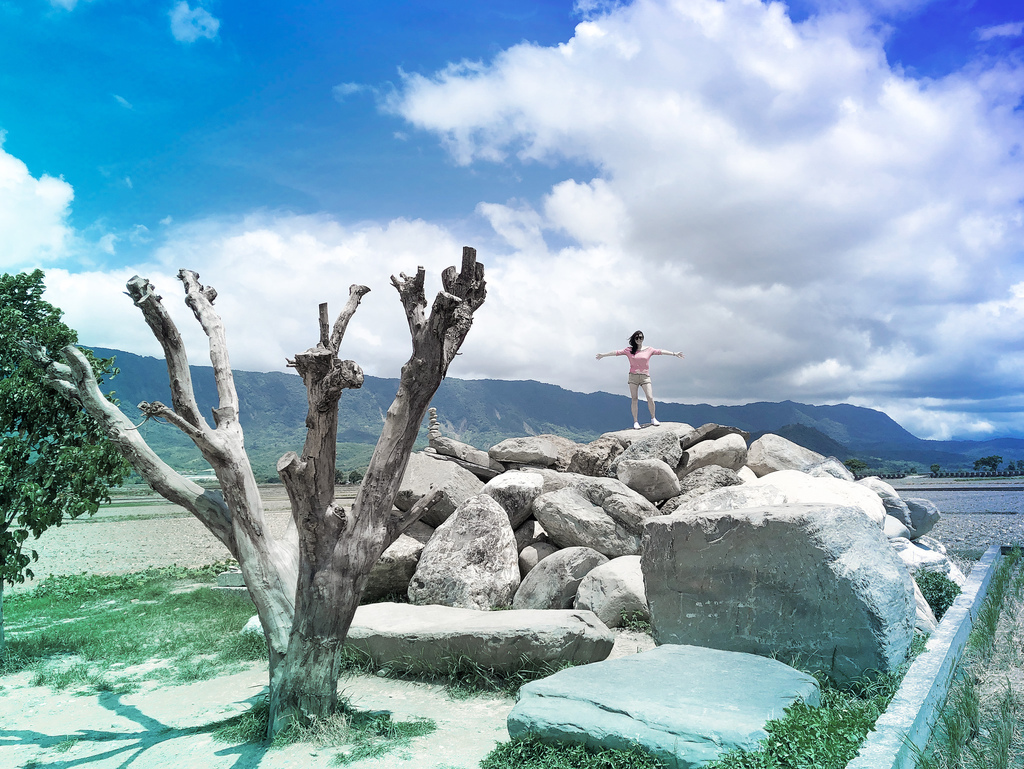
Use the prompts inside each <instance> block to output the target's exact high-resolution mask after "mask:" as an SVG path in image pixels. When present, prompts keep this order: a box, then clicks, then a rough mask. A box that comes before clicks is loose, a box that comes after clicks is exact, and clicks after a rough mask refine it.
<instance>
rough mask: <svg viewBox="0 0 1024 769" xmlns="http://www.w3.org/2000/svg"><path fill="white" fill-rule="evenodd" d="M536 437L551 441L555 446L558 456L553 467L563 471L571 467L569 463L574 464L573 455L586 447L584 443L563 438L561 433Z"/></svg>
mask: <svg viewBox="0 0 1024 769" xmlns="http://www.w3.org/2000/svg"><path fill="white" fill-rule="evenodd" d="M536 437H537V438H543V439H544V440H546V441H549V442H550V443H551V444H552V445H553V446H554V447H555V452H556V453H557V455H558V456H557V458H556V459H555V464H554V465H553V467H554V468H555V469H556V470H558V471H559V472H563V473H564V472H565V471H566V470H568V469H569V465H571V464H572V460H573V457H575V456H576V453H577V452H578V451H580V450H581V449H583V447H584V444H582V443H576V441H574V440H570V439H569V438H563V437H562V436H561V435H548V434H544V435H538V436H536Z"/></svg>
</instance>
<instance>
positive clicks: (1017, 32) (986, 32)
mask: <svg viewBox="0 0 1024 769" xmlns="http://www.w3.org/2000/svg"><path fill="white" fill-rule="evenodd" d="M1022 34H1024V21H1011V22H1009V23H1007V24H997V25H995V26H992V27H978V29H976V30H975V35H976V36H977V38H978V39H979V40H993V39H994V38H997V37H1020V36H1021V35H1022Z"/></svg>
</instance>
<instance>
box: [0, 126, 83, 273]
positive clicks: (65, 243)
mask: <svg viewBox="0 0 1024 769" xmlns="http://www.w3.org/2000/svg"><path fill="white" fill-rule="evenodd" d="M4 136H5V135H4V133H3V132H2V131H0V232H2V233H3V237H0V268H2V269H4V270H7V269H20V268H22V267H24V266H25V265H33V264H40V263H41V264H48V263H52V262H53V261H55V260H58V259H61V258H64V257H65V256H67V254H68V250H69V248H70V247H71V244H72V242H73V240H74V231H73V230H72V228H71V227H70V226H69V225H68V222H67V217H68V214H69V212H70V206H71V200H72V198H74V190H73V189H72V188H71V185H70V184H68V183H67V182H66V181H64V180H63V179H56V178H54V177H52V176H47V175H46V174H43V175H42V176H40V177H39V178H38V179H37V178H35V177H33V176H32V174H31V173H30V172H29V170H28V167H27V166H26V165H25V164H24V163H23V162H22V161H21V160H19V159H18V158H16V157H14V156H13V155H10V154H8V153H7V152H6V151H5V150H4V149H3V143H4Z"/></svg>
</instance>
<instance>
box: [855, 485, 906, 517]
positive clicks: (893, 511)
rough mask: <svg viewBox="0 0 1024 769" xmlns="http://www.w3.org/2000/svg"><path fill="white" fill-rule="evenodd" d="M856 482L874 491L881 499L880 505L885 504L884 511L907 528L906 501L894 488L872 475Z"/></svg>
mask: <svg viewBox="0 0 1024 769" xmlns="http://www.w3.org/2000/svg"><path fill="white" fill-rule="evenodd" d="M857 483H858V484H859V485H861V486H864V487H866V488H869V489H871V490H872V491H873V492H875V493H876V494H877V495H878V497H879V499H881V500H882V505H884V506H885V512H886V513H887V514H888V515H891V516H892V517H893V518H896V519H897V520H899V521H901V522H902V523H903V525H904V526H906V527H907V528H908V529H909V528H910V508H909V507H907V503H906V502H904V501H903V500H902V499H901V498H900V495H899V493H898V492H897V491H896V489H894V488H893V487H892V486H890V485H889V484H888V483H886V482H885V481H883V480H882V479H881V478H878V477H876V476H874V475H871V476H868V477H867V478H861V479H860V480H859V481H857Z"/></svg>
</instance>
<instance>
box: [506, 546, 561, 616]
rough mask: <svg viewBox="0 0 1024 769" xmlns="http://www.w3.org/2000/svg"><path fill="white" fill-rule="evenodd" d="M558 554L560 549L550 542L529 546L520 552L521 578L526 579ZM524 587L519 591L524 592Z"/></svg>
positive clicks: (520, 586) (520, 587)
mask: <svg viewBox="0 0 1024 769" xmlns="http://www.w3.org/2000/svg"><path fill="white" fill-rule="evenodd" d="M557 552H558V548H557V547H555V546H554V545H552V544H551V543H550V542H538V543H537V544H535V545H527V546H526V547H524V548H523V549H522V550H520V551H519V576H520V577H522V578H523V579H526V575H527V574H529V573H530V572H531V571H533V569H534V567H536V565H537V564H538V563H540V562H541V561H543V560H544V559H545V558H547V557H548V556H549V555H551V554H553V553H557ZM522 587H523V586H522V584H520V585H519V589H520V590H522ZM512 601H513V604H514V603H515V599H514V598H513V599H512ZM531 608H536V607H531ZM567 608H568V607H567Z"/></svg>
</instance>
